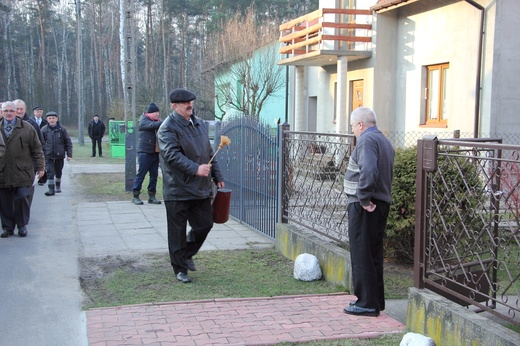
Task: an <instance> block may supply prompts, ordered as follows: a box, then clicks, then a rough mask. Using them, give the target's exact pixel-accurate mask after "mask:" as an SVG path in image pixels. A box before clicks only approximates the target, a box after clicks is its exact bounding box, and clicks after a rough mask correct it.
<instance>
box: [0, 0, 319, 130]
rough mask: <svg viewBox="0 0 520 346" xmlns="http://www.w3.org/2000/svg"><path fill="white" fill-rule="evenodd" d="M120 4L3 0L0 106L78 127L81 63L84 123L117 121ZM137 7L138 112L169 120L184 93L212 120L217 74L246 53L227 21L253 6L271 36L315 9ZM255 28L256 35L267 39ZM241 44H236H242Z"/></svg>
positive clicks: (275, 2)
mask: <svg viewBox="0 0 520 346" xmlns="http://www.w3.org/2000/svg"><path fill="white" fill-rule="evenodd" d="M77 1H79V3H78V2H77ZM122 1H124V0H76V1H74V0H0V23H1V24H0V37H1V41H0V42H1V44H0V47H1V53H0V54H2V59H0V73H1V74H2V76H3V83H0V95H1V96H0V101H5V100H14V99H17V98H20V99H23V100H25V101H26V103H27V107H28V111H27V112H28V113H32V108H33V107H34V106H36V105H39V106H42V107H43V108H44V114H45V113H46V112H47V111H49V110H53V111H56V112H58V113H59V114H60V121H61V122H62V123H64V124H65V125H68V126H73V127H75V126H76V125H77V124H78V119H79V117H78V97H79V95H78V72H77V66H78V57H81V61H82V65H83V71H84V72H83V83H82V90H83V92H82V96H81V97H82V100H83V104H84V113H85V114H83V118H84V122H85V123H88V121H90V120H91V118H92V115H93V114H99V115H100V116H101V117H102V118H103V119H107V118H115V119H123V117H124V104H123V92H124V90H123V82H122V75H121V44H120V21H121V9H122ZM127 1H128V0H127ZM134 4H135V18H134V25H135V37H134V39H135V41H134V42H135V58H136V78H135V80H136V96H135V101H136V114H137V115H139V114H141V113H142V112H143V111H144V109H145V108H146V106H147V105H148V104H149V103H150V102H155V103H156V104H157V105H158V106H159V108H160V109H161V112H162V114H163V115H165V114H168V113H169V103H168V99H167V95H168V93H169V91H170V90H171V89H173V88H176V87H185V88H188V89H190V90H193V91H195V92H196V93H197V105H196V107H198V114H199V115H201V116H202V117H204V118H207V119H211V118H212V115H213V114H214V109H213V107H214V90H213V80H212V79H213V78H214V75H213V73H214V71H215V67H217V66H220V65H222V64H224V63H228V62H231V61H233V60H234V59H236V58H237V57H239V56H240V54H245V55H247V54H249V53H250V52H247V51H245V52H244V51H241V50H240V49H238V51H237V50H236V49H233V45H234V44H235V43H236V42H234V41H236V40H241V41H244V37H231V36H232V35H229V32H228V31H226V30H225V29H224V28H225V25H226V22H227V21H229V20H230V19H232V18H236V16H237V15H238V16H240V15H245V14H246V13H247V11H248V9H249V8H251V6H252V5H253V6H254V8H255V16H256V25H258V26H259V27H264V28H265V27H270V28H271V29H272V28H274V29H275V30H274V31H276V30H277V28H278V26H279V25H280V24H281V23H283V22H285V21H288V20H291V19H294V18H296V17H298V16H301V15H303V14H305V13H308V12H311V11H314V10H316V9H317V8H318V0H227V1H226V0H163V1H159V0H155V1H153V0H135V3H134ZM78 18H80V20H79V21H78ZM78 23H80V24H81V25H80V29H81V36H80V37H81V42H80V44H78V41H79V40H78V35H77V34H78ZM251 31H252V32H255V33H256V34H257V35H260V36H261V35H263V34H264V33H265V32H273V30H256V31H255V30H251ZM268 39H272V37H268ZM274 39H276V38H274ZM263 41H265V40H261V39H258V38H256V39H253V38H251V44H246V46H248V47H249V48H256V47H255V45H259V44H264V42H263ZM241 43H242V45H241V46H240V45H239V47H244V44H243V43H244V42H241ZM80 49H81V52H79V50H80ZM30 115H32V114H30Z"/></svg>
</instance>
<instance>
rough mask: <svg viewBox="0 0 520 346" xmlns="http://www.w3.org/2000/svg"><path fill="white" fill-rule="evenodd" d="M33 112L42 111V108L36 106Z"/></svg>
mask: <svg viewBox="0 0 520 346" xmlns="http://www.w3.org/2000/svg"><path fill="white" fill-rule="evenodd" d="M35 110H40V111H42V110H43V108H42V107H40V106H36V107H34V108H33V112H34V111H35Z"/></svg>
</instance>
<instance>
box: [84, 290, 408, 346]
mask: <svg viewBox="0 0 520 346" xmlns="http://www.w3.org/2000/svg"><path fill="white" fill-rule="evenodd" d="M352 300H355V297H354V296H352V295H347V294H343V293H339V294H327V295H304V296H283V297H273V298H248V299H235V298H230V299H213V300H201V301H188V302H173V303H160V304H144V305H130V306H120V307H113V308H100V309H91V310H88V311H87V334H88V340H89V345H90V346H116V345H157V346H166V345H183V346H189V345H196V346H200V345H211V346H217V345H272V344H276V343H280V342H296V341H298V342H304V341H312V340H336V339H347V338H373V337H378V336H381V335H384V334H394V333H403V332H404V331H405V325H403V324H402V323H400V322H398V321H397V320H395V319H393V318H392V317H390V316H388V315H386V314H385V313H381V315H380V316H379V317H359V316H352V315H347V314H345V313H344V312H343V308H344V307H345V306H346V305H347V304H348V303H349V302H350V301H352Z"/></svg>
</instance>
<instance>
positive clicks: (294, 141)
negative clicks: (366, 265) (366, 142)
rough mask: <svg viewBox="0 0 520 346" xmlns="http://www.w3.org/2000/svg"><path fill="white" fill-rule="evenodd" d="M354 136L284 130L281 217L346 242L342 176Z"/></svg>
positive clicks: (345, 201)
mask: <svg viewBox="0 0 520 346" xmlns="http://www.w3.org/2000/svg"><path fill="white" fill-rule="evenodd" d="M353 140H354V137H353V136H352V135H332V134H323V133H312V132H295V131H284V136H283V164H282V167H283V168H282V169H283V178H282V181H283V187H282V194H283V196H282V219H283V220H284V221H288V222H290V223H294V224H299V225H302V226H304V227H306V228H308V229H311V230H313V231H315V232H317V233H318V234H321V235H322V236H325V237H327V238H329V239H332V240H334V241H337V242H340V243H342V244H345V243H346V242H347V241H348V229H347V222H346V217H347V212H346V209H347V208H346V205H347V200H346V195H345V194H344V193H343V176H344V174H345V169H346V164H347V163H348V158H349V156H350V153H351V146H352V143H353Z"/></svg>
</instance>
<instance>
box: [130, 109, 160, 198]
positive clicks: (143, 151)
mask: <svg viewBox="0 0 520 346" xmlns="http://www.w3.org/2000/svg"><path fill="white" fill-rule="evenodd" d="M161 124H162V121H161V116H160V114H159V108H158V107H157V106H156V105H155V103H153V102H152V103H150V105H149V106H148V108H147V109H146V111H145V112H144V113H143V114H142V115H141V118H140V119H139V141H138V144H137V160H138V162H139V170H138V171H137V175H136V176H135V180H134V187H133V188H132V191H133V193H134V198H133V199H132V203H134V204H137V205H141V204H143V201H141V199H140V198H139V194H140V193H141V187H142V185H143V181H144V178H145V177H146V174H147V173H148V174H149V179H150V181H149V182H148V189H147V190H148V203H151V204H161V201H158V200H157V199H156V198H155V194H156V192H157V178H158V176H159V146H158V145H157V130H158V129H159V127H160V126H161Z"/></svg>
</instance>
